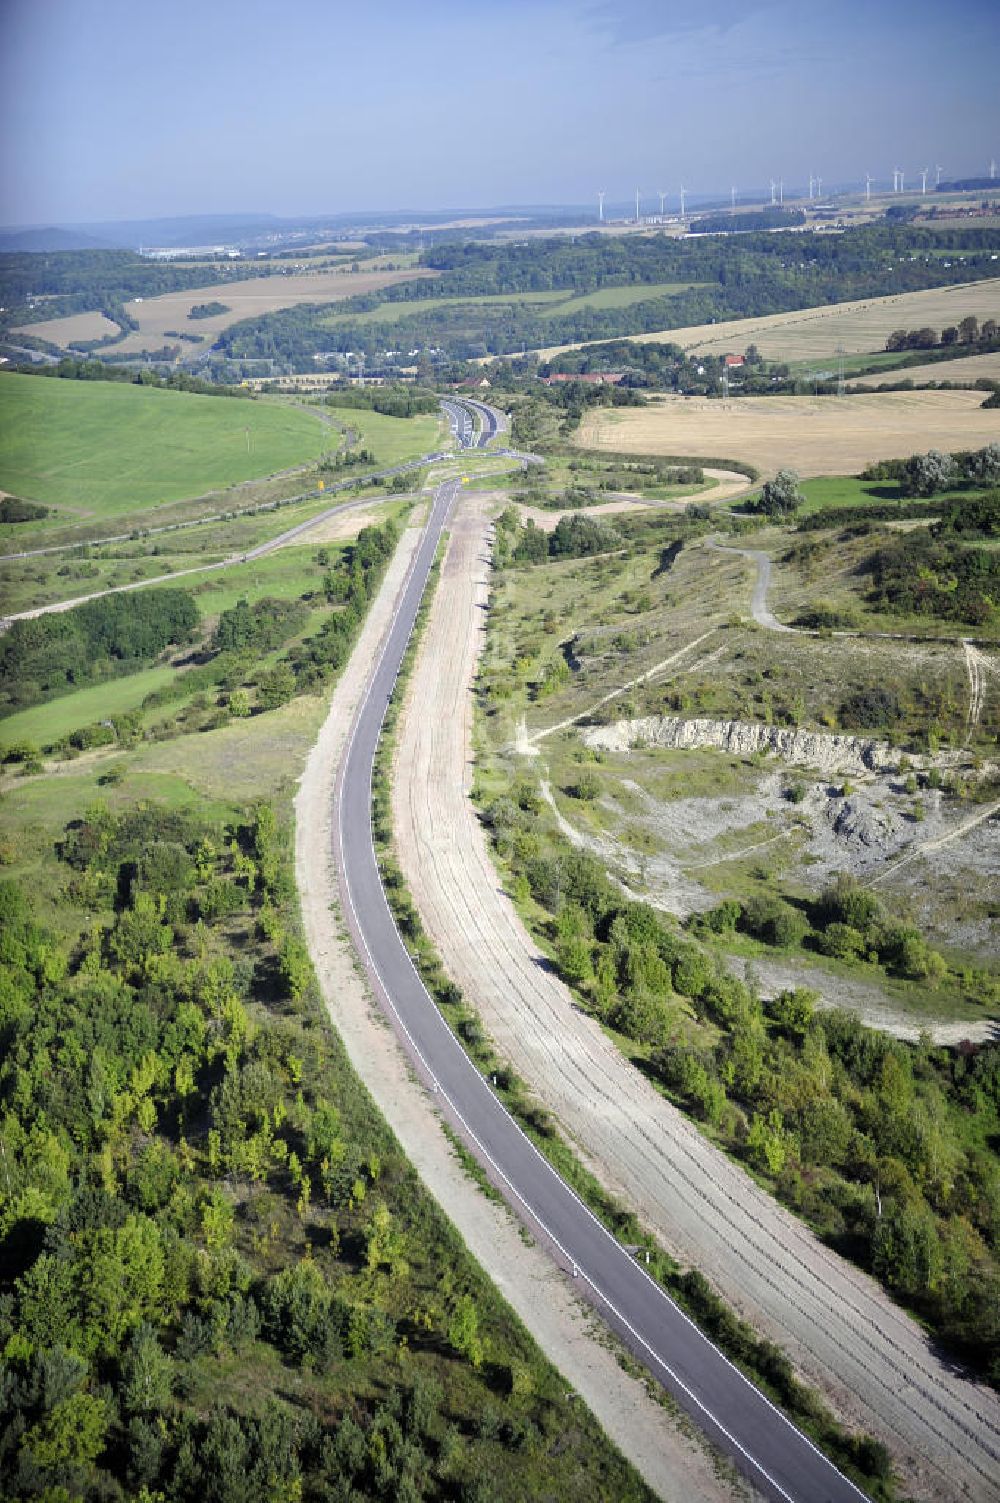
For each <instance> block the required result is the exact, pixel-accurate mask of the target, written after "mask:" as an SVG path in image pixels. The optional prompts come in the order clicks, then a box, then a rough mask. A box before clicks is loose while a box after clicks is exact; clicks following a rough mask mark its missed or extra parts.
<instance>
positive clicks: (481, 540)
mask: <svg viewBox="0 0 1000 1503" xmlns="http://www.w3.org/2000/svg"><path fill="white" fill-rule="evenodd" d="M459 506H460V509H459V512H458V514H457V516H456V519H455V522H454V525H453V530H452V536H451V541H450V545H449V548H448V552H447V555H446V557H445V560H444V565H443V568H442V574H441V580H440V583H439V585H438V588H437V592H436V594H435V598H434V602H433V606H432V609H431V612H430V616H429V620H428V625H427V628H426V634H425V637H424V640H423V643H422V646H421V649H420V652H419V655H418V658H417V662H416V666H415V670H414V674H413V678H412V680H411V684H410V688H409V692H408V695H407V702H406V710H405V714H404V717H403V723H402V726H401V731H400V739H399V743H398V752H397V758H396V766H395V776H394V780H393V782H394V787H393V818H394V824H395V830H396V839H397V846H398V855H399V860H400V863H401V865H402V868H403V871H404V873H405V876H406V880H407V882H408V884H409V887H410V890H411V892H412V894H413V897H414V899H415V901H416V904H417V908H418V909H419V911H420V914H421V917H422V918H423V920H424V923H425V925H426V927H427V929H428V931H429V933H430V934H431V936H432V938H433V940H434V942H435V944H436V945H437V947H438V949H439V951H440V953H441V955H442V958H443V960H444V964H445V968H446V970H447V972H448V974H449V975H450V976H451V978H452V979H453V980H454V981H456V982H457V983H458V984H459V985H460V986H461V987H462V989H463V991H464V992H465V994H466V996H467V998H468V999H469V1000H470V1001H471V1002H473V1003H474V1004H475V1006H476V1007H477V1008H478V1010H479V1012H480V1015H481V1016H482V1019H483V1022H484V1024H485V1026H486V1028H487V1029H488V1031H489V1033H490V1034H491V1036H492V1038H493V1039H494V1041H495V1042H496V1044H497V1047H498V1049H499V1051H500V1054H501V1056H502V1057H504V1058H506V1059H507V1060H509V1062H510V1063H511V1064H512V1065H513V1067H514V1069H515V1070H516V1071H517V1072H518V1074H519V1075H520V1076H521V1077H522V1078H523V1079H524V1080H525V1081H526V1082H527V1083H528V1085H529V1086H530V1087H531V1089H532V1090H533V1091H534V1092H535V1093H536V1095H537V1097H538V1098H539V1099H540V1100H541V1101H542V1102H544V1104H545V1105H546V1106H548V1107H549V1108H551V1110H552V1111H553V1112H554V1113H555V1116H556V1117H557V1118H558V1120H559V1122H560V1124H561V1125H562V1128H563V1130H564V1132H565V1133H566V1134H567V1136H568V1137H569V1139H570V1140H571V1141H572V1142H573V1143H574V1144H575V1146H576V1148H577V1151H578V1152H579V1153H580V1154H581V1156H582V1157H583V1159H584V1160H585V1161H586V1163H587V1164H588V1166H589V1167H590V1168H591V1169H592V1170H593V1172H594V1173H595V1174H597V1176H598V1177H599V1178H600V1179H601V1181H602V1182H603V1183H604V1184H605V1185H606V1186H607V1188H608V1189H609V1190H610V1191H612V1192H613V1193H614V1194H615V1195H617V1196H619V1197H620V1198H622V1199H623V1200H624V1201H625V1202H626V1203H627V1204H628V1205H629V1206H631V1207H634V1208H635V1210H636V1211H637V1212H638V1213H639V1214H640V1215H641V1217H642V1219H643V1220H644V1222H645V1223H646V1225H647V1226H648V1227H649V1228H650V1229H651V1231H653V1232H654V1233H655V1235H656V1236H657V1238H658V1239H659V1241H660V1242H661V1243H662V1244H663V1245H664V1246H665V1247H666V1248H668V1249H669V1250H670V1251H671V1252H672V1253H673V1254H674V1255H675V1256H676V1257H677V1258H679V1259H680V1260H681V1262H682V1263H684V1264H686V1265H693V1266H694V1267H697V1268H700V1269H701V1270H702V1271H703V1272H704V1273H705V1274H706V1276H707V1277H708V1278H710V1279H711V1281H712V1283H713V1284H714V1285H715V1287H716V1288H717V1289H718V1290H719V1291H720V1292H721V1293H722V1294H723V1295H724V1296H725V1298H726V1299H727V1300H728V1301H729V1302H730V1304H731V1305H733V1306H734V1307H735V1308H736V1309H737V1310H738V1311H739V1313H740V1314H741V1315H743V1316H745V1317H746V1318H747V1319H749V1320H751V1321H752V1323H753V1324H754V1326H755V1327H756V1329H757V1330H758V1331H760V1332H761V1333H762V1334H764V1335H766V1336H768V1337H769V1338H770V1339H772V1340H773V1341H776V1342H777V1343H778V1344H779V1345H780V1346H782V1347H783V1348H784V1350H785V1351H786V1352H787V1353H788V1355H789V1356H790V1357H791V1359H792V1361H793V1362H794V1363H795V1365H796V1367H797V1368H798V1370H799V1371H800V1372H801V1373H802V1375H803V1376H804V1377H805V1379H806V1380H807V1381H808V1382H810V1383H812V1384H813V1385H815V1386H816V1387H818V1388H820V1389H821V1390H823V1391H824V1392H825V1393H826V1395H827V1396H828V1398H829V1399H830V1401H831V1403H832V1404H833V1405H834V1407H835V1408H836V1410H837V1411H838V1413H839V1414H840V1415H841V1416H842V1418H843V1419H844V1420H845V1421H846V1422H847V1423H848V1424H850V1425H852V1426H854V1427H856V1428H857V1429H859V1430H867V1431H874V1432H875V1433H876V1434H877V1435H879V1436H880V1437H881V1438H882V1439H883V1440H884V1441H885V1442H886V1443H887V1444H888V1445H889V1447H890V1448H891V1450H892V1453H893V1457H894V1460H895V1462H896V1465H897V1467H898V1470H899V1472H900V1475H901V1477H902V1479H903V1482H904V1485H905V1488H906V1491H907V1493H908V1495H910V1496H912V1497H914V1498H921V1499H928V1500H930V1499H935V1500H942V1499H949V1500H951V1499H954V1500H958V1499H965V1500H970V1499H976V1500H982V1503H985V1500H987V1499H995V1498H996V1496H997V1491H996V1479H997V1476H998V1475H1000V1403H998V1400H997V1396H996V1394H994V1393H992V1392H990V1391H989V1390H987V1389H984V1388H981V1387H979V1386H977V1385H975V1384H973V1383H971V1382H967V1381H965V1380H964V1379H963V1378H961V1377H960V1376H958V1375H957V1374H956V1372H955V1371H954V1368H953V1367H952V1366H951V1365H949V1364H948V1363H946V1362H945V1361H944V1360H942V1359H941V1358H939V1357H938V1356H937V1355H936V1354H935V1353H934V1351H933V1350H932V1348H931V1346H930V1343H929V1342H928V1340H927V1338H926V1337H925V1335H924V1334H923V1333H922V1331H921V1330H920V1328H919V1327H918V1326H917V1325H916V1323H915V1322H914V1321H912V1320H911V1319H910V1318H909V1317H908V1316H906V1315H905V1314H904V1313H903V1312H902V1311H901V1310H900V1309H898V1308H897V1307H896V1306H895V1305H894V1304H893V1303H892V1301H891V1300H890V1299H889V1298H888V1296H887V1295H886V1294H884V1293H883V1292H882V1290H881V1289H880V1288H879V1287H878V1286H877V1285H876V1284H875V1283H874V1281H873V1280H871V1279H869V1278H867V1277H866V1276H865V1275H864V1274H863V1273H861V1272H860V1271H858V1270H857V1269H855V1268H853V1267H852V1266H851V1265H850V1264H848V1263H846V1262H844V1261H843V1260H842V1259H840V1258H839V1257H837V1256H836V1254H834V1253H832V1252H830V1251H829V1250H828V1249H827V1248H825V1247H824V1246H823V1245H822V1244H821V1243H820V1242H819V1241H818V1240H817V1239H816V1238H815V1237H813V1236H812V1235H811V1233H810V1232H809V1231H808V1230H807V1228H806V1227H805V1226H804V1225H803V1224H802V1223H801V1222H799V1221H797V1220H796V1219H795V1218H794V1217H793V1216H792V1215H791V1214H789V1213H788V1212H786V1211H784V1210H783V1209H782V1208H781V1207H780V1206H778V1205H777V1203H776V1202H775V1201H774V1200H773V1199H772V1198H771V1197H770V1196H768V1195H767V1194H766V1193H765V1192H764V1191H763V1190H761V1189H760V1188H759V1187H758V1186H757V1185H756V1184H755V1182H754V1181H753V1180H752V1179H751V1178H750V1177H749V1176H748V1175H747V1174H745V1173H744V1172H743V1170H742V1169H740V1168H739V1167H738V1166H737V1165H735V1164H734V1163H732V1162H731V1161H730V1160H729V1159H727V1158H726V1157H725V1155H723V1154H722V1153H721V1152H719V1151H718V1150H717V1149H715V1148H714V1147H713V1146H712V1145H711V1144H710V1143H709V1142H708V1141H707V1139H705V1138H704V1137H702V1135H701V1134H700V1133H699V1132H698V1131H697V1130H696V1129H695V1128H694V1127H693V1126H692V1125H691V1124H690V1123H689V1122H688V1121H687V1120H686V1119H685V1118H684V1117H683V1116H682V1115H681V1113H680V1112H678V1111H676V1110H675V1109H674V1108H673V1107H672V1106H671V1105H670V1104H669V1103H668V1102H667V1101H666V1100H664V1098H663V1097H662V1096H660V1095H658V1093H657V1092H656V1091H655V1090H654V1089H653V1087H652V1086H651V1085H650V1084H649V1083H648V1082H647V1081H646V1080H645V1079H644V1077H643V1076H641V1075H640V1074H639V1072H638V1071H637V1070H635V1069H633V1067H632V1066H631V1065H630V1064H629V1063H628V1062H627V1061H626V1060H625V1059H624V1058H623V1056H622V1055H620V1054H619V1053H618V1051H617V1050H616V1049H615V1047H614V1045H613V1044H612V1043H611V1042H610V1040H609V1039H608V1038H607V1037H606V1036H605V1035H604V1033H603V1032H602V1031H601V1029H600V1028H599V1027H598V1026H597V1024H596V1023H595V1022H594V1021H593V1020H592V1019H590V1018H588V1017H586V1016H585V1015H584V1014H583V1013H582V1012H581V1011H580V1010H579V1009H578V1008H577V1007H576V1006H575V1005H574V1003H573V999H572V997H571V995H570V993H569V991H568V990H567V989H566V988H565V987H564V986H563V985H562V983H561V982H560V981H558V980H557V979H556V977H555V976H554V974H553V972H552V969H551V966H550V964H549V962H548V960H547V959H546V957H545V956H544V955H542V954H541V953H540V951H539V949H538V947H537V946H536V945H535V943H534V941H533V940H532V939H531V937H530V935H529V934H528V933H527V931H526V930H525V928H524V926H523V925H522V924H521V922H520V920H519V918H518V916H517V914H516V912H515V910H514V908H513V905H512V904H511V903H510V901H509V900H508V898H507V897H506V895H505V894H504V892H503V890H502V888H501V886H500V883H499V880H498V876H497V872H496V870H495V868H494V866H493V864H492V861H491V859H490V855H489V851H488V849H487V844H486V838H485V835H484V832H483V830H482V828H481V826H480V824H479V821H478V819H477V817H476V813H475V811H474V809H473V806H472V803H471V801H470V797H469V789H470V784H471V778H472V765H473V742H472V729H473V698H472V682H473V676H474V673H475V669H476V664H477V660H478V657H479V653H480V650H481V647H482V642H483V637H484V612H485V608H486V605H487V598H488V579H489V569H490V545H491V524H490V521H489V517H488V515H487V510H488V506H489V503H488V502H487V501H485V500H484V499H483V498H481V497H475V496H471V495H469V496H465V497H463V498H462V500H461V501H460V503H459ZM428 707H433V708H432V710H430V711H428Z"/></svg>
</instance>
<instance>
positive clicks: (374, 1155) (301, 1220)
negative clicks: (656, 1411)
mask: <svg viewBox="0 0 1000 1503" xmlns="http://www.w3.org/2000/svg"><path fill="white" fill-rule="evenodd" d="M57 851H58V860H57V865H58V868H59V870H58V871H57V872H55V873H53V875H52V879H51V888H52V892H53V893H55V892H57V891H61V893H62V896H61V898H60V899H59V900H58V902H59V915H58V916H59V922H60V932H54V931H53V930H51V929H48V928H46V927H43V926H42V925H41V924H39V923H38V922H37V920H36V919H35V917H34V916H33V913H32V907H31V902H30V900H29V898H28V896H27V894H26V893H25V892H24V890H23V889H21V888H19V887H18V886H17V884H16V883H14V882H12V881H10V880H6V881H4V882H2V883H0V919H2V923H3V929H4V936H5V938H4V945H3V950H2V953H0V1035H2V1039H3V1049H2V1052H0V1159H2V1164H3V1173H2V1174H0V1270H2V1273H0V1348H2V1350H3V1361H2V1364H0V1475H2V1476H3V1478H4V1487H3V1492H4V1495H5V1496H6V1497H10V1498H12V1499H13V1498H16V1499H19V1500H28V1499H45V1500H48V1503H54V1500H57V1499H63V1500H67V1499H70V1498H74V1499H75V1498H80V1499H86V1500H88V1503H97V1500H102V1503H109V1500H115V1499H124V1498H126V1497H128V1498H139V1499H143V1500H145V1503H153V1500H154V1499H160V1500H164V1503H206V1500H207V1503H250V1500H256V1499H263V1498H268V1499H286V1500H303V1503H312V1500H316V1503H319V1500H335V1499H340V1500H343V1503H348V1500H350V1499H362V1498H372V1499H375V1498H380V1499H388V1498H392V1499H394V1500H401V1503H416V1500H417V1499H438V1498H440V1499H447V1500H456V1503H490V1500H493V1499H505V1498H513V1497H525V1496H542V1495H545V1494H547V1493H551V1494H552V1495H553V1496H563V1497H568V1496H573V1495H579V1490H580V1487H581V1485H582V1478H583V1476H586V1477H587V1486H588V1487H589V1488H591V1489H594V1490H595V1491H596V1492H597V1493H599V1494H601V1495H605V1496H614V1497H616V1498H618V1497H621V1498H628V1499H634V1500H637V1503H638V1500H640V1499H641V1500H645V1499H646V1497H647V1494H646V1492H645V1490H644V1489H643V1488H642V1487H641V1485H640V1484H638V1483H637V1481H636V1480H635V1478H634V1476H633V1475H632V1474H631V1473H629V1471H628V1470H627V1468H626V1467H625V1465H624V1463H622V1462H621V1461H620V1459H618V1458H616V1457H615V1455H614V1453H613V1452H611V1451H610V1448H608V1447H607V1446H606V1445H605V1444H604V1443H603V1442H602V1440H601V1439H600V1437H599V1435H598V1432H597V1429H596V1425H595V1424H594V1422H593V1421H592V1420H591V1419H590V1418H589V1416H588V1415H587V1414H586V1412H585V1411H581V1410H580V1407H579V1406H578V1405H576V1406H574V1405H570V1404H569V1402H568V1399H567V1396H566V1394H565V1384H564V1383H562V1382H561V1381H560V1380H559V1379H558V1377H557V1375H556V1374H555V1373H554V1372H552V1370H551V1369H549V1368H548V1367H547V1366H546V1365H545V1364H544V1362H542V1361H541V1360H540V1359H539V1358H538V1354H537V1353H536V1352H535V1350H534V1349H533V1348H532V1347H531V1345H530V1343H529V1342H528V1340H527V1338H526V1337H525V1335H524V1333H523V1332H522V1331H521V1329H520V1327H518V1326H517V1325H516V1323H515V1322H514V1321H513V1320H512V1319H511V1317H510V1316H509V1313H508V1312H506V1311H505V1309H504V1307H503V1306H502V1305H501V1304H500V1302H499V1300H498V1299H497V1297H496V1296H495V1294H494V1293H493V1291H492V1289H491V1288H490V1286H489V1285H488V1284H487V1283H486V1281H485V1280H484V1279H483V1277H482V1275H481V1274H480V1273H479V1272H478V1270H477V1269H476V1268H475V1266H474V1265H473V1263H472V1261H471V1259H470V1258H469V1257H468V1255H467V1254H466V1252H465V1250H464V1248H463V1247H462V1245H461V1243H460V1241H459V1240H458V1238H457V1236H456V1235H455V1233H454V1232H453V1231H452V1229H451V1228H450V1226H449V1225H448V1224H447V1223H446V1222H445V1220H444V1218H443V1217H442V1216H441V1215H440V1213H439V1212H438V1211H437V1210H436V1208H435V1207H434V1206H433V1205H432V1204H431V1202H430V1200H429V1198H428V1197H427V1196H426V1195H425V1194H424V1193H423V1191H422V1190H421V1189H420V1187H419V1185H418V1183H417V1181H416V1178H415V1176H414V1173H413V1171H412V1169H411V1168H410V1167H409V1165H408V1164H407V1162H406V1161H405V1159H404V1158H403V1156H402V1154H401V1152H400V1150H399V1147H398V1145H397V1144H396V1143H395V1141H394V1139H393V1138H392V1137H391V1135H390V1134H389V1132H388V1131H387V1129H386V1127H385V1125H384V1123H382V1121H381V1120H380V1119H379V1118H378V1117H377V1115H376V1114H375V1113H374V1111H373V1109H372V1107H371V1104H370V1102H369V1101H368V1099H367V1097H366V1096H365V1095H364V1094H363V1092H362V1091H361V1090H360V1088H359V1086H358V1084H357V1081H356V1079H355V1077H354V1076H353V1074H352V1072H351V1070H350V1068H349V1066H348V1065H347V1063H346V1060H345V1057H344V1054H343V1051H342V1049H341V1047H340V1045H339V1044H338V1043H337V1041H336V1039H335V1037H334V1035H333V1033H332V1032H331V1030H330V1028H329V1026H328V1025H327V1023H326V1022H325V1019H324V1018H323V1016H322V1014H321V1010H320V1007H319V1003H318V999H317V996H316V993H315V983H314V981H313V979H312V974H311V969H310V965H309V960H308V956H307V952H306V950H305V947H304V946H303V944H302V942H301V940H300V939H299V937H298V935H297V933H296V920H295V917H294V914H293V908H294V885H293V881H292V874H291V870H290V865H289V855H288V833H287V831H286V830H285V829H284V828H283V827H282V825H281V823H280V822H279V820H278V819H277V818H276V816H275V813H274V811H273V810H272V809H271V807H270V806H269V805H267V804H259V805H257V806H255V807H254V808H252V809H250V810H248V811H246V812H245V813H244V814H243V815H241V816H239V815H238V816H235V817H234V818H233V819H232V820H231V821H228V822H226V821H220V820H219V818H218V817H215V818H211V819H209V818H207V817H206V816H204V815H202V814H200V813H199V812H197V811H196V810H193V809H190V808H189V809H186V810H184V809H180V810H179V809H171V808H166V807H159V806H157V805H155V804H148V803H146V804H139V805H131V806H129V805H126V806H125V807H122V808H121V809H120V810H119V811H118V812H112V810H110V809H109V808H108V807H107V805H105V804H95V805H92V806H91V807H89V808H87V809H86V810H85V811H83V812H82V813H81V815H80V817H79V818H77V819H74V820H72V821H71V822H70V824H69V825H68V826H67V828H66V829H65V831H64V832H63V835H62V838H61V839H60V841H59V842H58V847H57ZM50 860H51V858H50Z"/></svg>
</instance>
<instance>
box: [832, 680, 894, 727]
mask: <svg viewBox="0 0 1000 1503" xmlns="http://www.w3.org/2000/svg"><path fill="white" fill-rule="evenodd" d="M901 717H902V710H901V709H900V705H899V697H898V696H897V695H896V694H895V693H893V691H892V690H891V689H880V688H874V687H873V688H870V689H856V690H855V692H854V693H853V694H849V695H848V696H847V698H846V699H845V700H844V702H843V703H842V704H841V706H840V722H841V724H842V725H845V726H849V727H851V728H852V729H857V730H884V729H885V728H886V727H887V726H890V725H894V724H895V723H896V722H897V721H898V720H899V719H901Z"/></svg>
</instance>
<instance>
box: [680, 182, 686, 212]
mask: <svg viewBox="0 0 1000 1503" xmlns="http://www.w3.org/2000/svg"><path fill="white" fill-rule="evenodd" d="M686 192H687V189H686V188H685V186H684V184H683V183H681V219H683V218H684V195H685V193H686Z"/></svg>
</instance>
